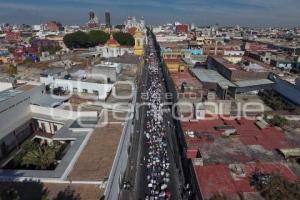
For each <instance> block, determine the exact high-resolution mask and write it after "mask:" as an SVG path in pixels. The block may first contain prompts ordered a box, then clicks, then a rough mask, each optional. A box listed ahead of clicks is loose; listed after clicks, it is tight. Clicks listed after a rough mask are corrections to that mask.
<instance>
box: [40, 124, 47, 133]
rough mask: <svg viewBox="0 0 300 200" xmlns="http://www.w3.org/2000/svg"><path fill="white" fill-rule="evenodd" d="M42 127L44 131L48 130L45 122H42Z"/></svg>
mask: <svg viewBox="0 0 300 200" xmlns="http://www.w3.org/2000/svg"><path fill="white" fill-rule="evenodd" d="M41 127H42V131H43V132H46V127H45V123H43V122H42V123H41Z"/></svg>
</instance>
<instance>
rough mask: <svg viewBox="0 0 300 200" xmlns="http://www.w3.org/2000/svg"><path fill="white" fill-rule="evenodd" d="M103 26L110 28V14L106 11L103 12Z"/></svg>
mask: <svg viewBox="0 0 300 200" xmlns="http://www.w3.org/2000/svg"><path fill="white" fill-rule="evenodd" d="M105 26H106V28H110V27H111V24H110V12H108V11H106V12H105Z"/></svg>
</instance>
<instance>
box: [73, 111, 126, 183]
mask: <svg viewBox="0 0 300 200" xmlns="http://www.w3.org/2000/svg"><path fill="white" fill-rule="evenodd" d="M109 113H111V112H109ZM108 121H109V122H110V123H108V124H106V125H105V126H103V127H99V128H96V129H95V130H94V132H93V133H92V135H91V137H90V138H89V141H88V143H87V145H86V146H85V148H84V150H83V152H82V153H81V154H80V157H79V159H78V160H77V162H76V164H75V165H74V168H73V170H72V171H71V173H70V175H69V177H68V179H69V180H73V181H76V180H86V181H103V180H105V179H106V178H108V177H109V173H110V170H111V167H112V164H113V161H114V158H115V154H116V151H117V148H118V144H119V140H120V137H121V134H122V130H123V124H121V123H113V122H112V118H109V119H108Z"/></svg>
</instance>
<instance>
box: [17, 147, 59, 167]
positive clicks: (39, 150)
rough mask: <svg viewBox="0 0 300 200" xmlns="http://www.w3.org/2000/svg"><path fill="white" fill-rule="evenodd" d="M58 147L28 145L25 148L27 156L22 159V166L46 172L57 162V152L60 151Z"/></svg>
mask: <svg viewBox="0 0 300 200" xmlns="http://www.w3.org/2000/svg"><path fill="white" fill-rule="evenodd" d="M58 149H59V146H58V145H55V144H53V145H51V146H49V145H42V146H40V145H39V144H35V143H33V144H28V146H25V147H24V151H25V152H26V154H25V155H24V157H23V159H22V165H26V166H29V165H34V166H36V167H37V168H38V169H42V170H45V169H47V168H49V167H50V166H51V165H52V164H54V163H55V161H56V152H57V151H58Z"/></svg>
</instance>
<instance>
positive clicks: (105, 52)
mask: <svg viewBox="0 0 300 200" xmlns="http://www.w3.org/2000/svg"><path fill="white" fill-rule="evenodd" d="M96 51H97V52H99V53H100V54H101V56H102V57H104V58H111V57H120V56H123V55H124V54H126V53H127V54H133V48H132V47H128V46H121V45H120V44H119V43H118V42H117V41H116V40H115V39H114V38H113V36H112V35H111V36H110V39H109V40H108V41H107V42H106V44H105V45H98V46H97V47H96Z"/></svg>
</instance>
